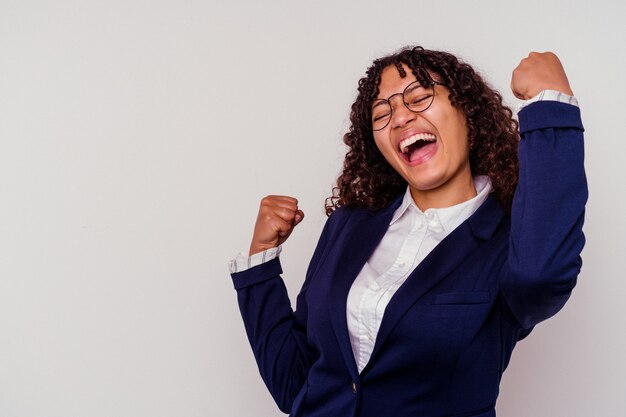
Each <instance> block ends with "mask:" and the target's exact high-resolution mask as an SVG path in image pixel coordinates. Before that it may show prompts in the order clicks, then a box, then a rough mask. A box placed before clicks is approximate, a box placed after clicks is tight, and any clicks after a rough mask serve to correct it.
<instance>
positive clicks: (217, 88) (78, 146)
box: [0, 0, 626, 417]
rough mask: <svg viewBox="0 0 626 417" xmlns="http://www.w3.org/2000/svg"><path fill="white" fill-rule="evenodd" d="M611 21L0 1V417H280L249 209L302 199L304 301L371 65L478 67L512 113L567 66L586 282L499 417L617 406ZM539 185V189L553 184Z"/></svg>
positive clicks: (528, 4) (389, 5)
mask: <svg viewBox="0 0 626 417" xmlns="http://www.w3.org/2000/svg"><path fill="white" fill-rule="evenodd" d="M624 17H626V7H625V6H624V2H622V1H617V0H616V1H613V2H610V1H608V2H604V3H602V2H590V1H584V2H583V1H535V0H527V1H517V2H510V1H482V2H470V1H468V2H452V1H429V2H426V1H418V0H413V1H395V2H381V1H364V0H351V1H345V2H340V1H317V2H294V1H286V0H278V1H272V2H254V1H248V2H242V1H239V2H238V1H228V2H226V1H224V2H220V3H218V2H216V1H214V0H209V1H201V0H178V1H174V0H158V1H147V0H144V1H134V0H125V1H122V0H107V1H94V0H74V1H71V0H57V1H39V2H37V1H27V0H15V1H9V0H0V140H1V142H0V417H57V416H59V417H60V416H64V417H65V416H88V417H100V416H115V417H125V416H129V417H131V416H132V417H134V416H150V417H160V416H163V417H166V416H167V417H170V416H185V417H187V416H189V417H192V416H220V417H222V416H226V417H228V416H236V417H240V416H243V417H246V416H261V417H265V416H268V417H272V416H280V415H281V413H280V412H279V411H277V408H276V407H275V405H274V404H273V402H272V400H271V398H270V396H269V394H268V393H267V392H266V390H265V387H264V386H263V383H262V381H261V378H260V377H259V376H258V372H257V370H256V365H255V363H254V361H253V358H252V352H251V349H250V347H249V345H248V342H247V340H246V338H245V332H244V328H243V325H242V323H241V320H240V317H239V312H238V307H237V304H236V298H235V291H234V290H233V288H232V283H231V280H230V277H229V274H228V270H227V261H228V260H229V259H230V258H231V257H233V256H234V255H235V254H236V253H237V252H238V251H239V250H244V249H247V247H248V245H249V240H250V237H251V233H252V228H253V225H254V221H255V217H256V211H257V208H258V202H259V200H260V199H261V198H262V197H263V196H265V195H267V194H286V195H293V196H295V197H297V198H299V200H300V202H301V204H300V206H301V208H302V209H303V210H304V211H305V213H306V218H305V220H304V222H303V223H302V224H301V225H300V226H298V229H297V230H296V231H295V232H294V234H293V235H292V237H291V239H290V241H289V242H288V244H287V245H285V250H284V252H283V255H282V259H283V267H284V269H285V279H286V281H287V285H288V288H289V291H290V294H291V295H292V296H295V295H296V293H297V291H298V289H299V287H300V285H301V284H302V280H303V276H304V271H305V269H306V266H307V263H308V260H309V258H310V256H311V253H312V251H313V247H314V245H315V243H316V241H317V238H318V236H319V233H320V230H321V227H322V226H323V223H324V220H325V216H324V212H323V204H324V198H325V197H327V196H328V195H329V194H330V189H331V187H332V185H333V184H334V181H335V179H336V176H337V174H338V173H339V171H340V168H341V163H342V159H343V154H344V152H345V148H344V146H343V144H342V141H341V137H342V134H343V133H344V131H345V130H346V127H347V118H348V110H349V106H350V104H351V103H352V101H353V99H354V97H355V91H356V84H357V80H358V79H359V78H360V77H361V76H362V75H363V74H364V72H365V69H366V68H367V67H368V66H369V64H370V63H371V61H372V59H374V58H376V57H378V56H380V55H383V54H387V53H390V52H393V51H395V50H396V49H398V48H399V47H401V46H404V45H406V44H421V45H423V46H426V47H428V48H431V49H444V50H447V51H450V52H453V53H456V54H458V55H459V56H461V57H463V58H465V59H466V60H467V61H469V62H470V63H471V64H473V65H474V66H475V68H477V69H478V70H479V71H481V72H482V73H483V74H485V75H486V77H487V78H488V79H489V80H490V81H491V83H492V85H494V86H495V87H496V88H498V89H499V90H500V91H502V92H503V94H504V96H505V98H506V101H507V103H509V104H510V105H512V106H517V101H516V100H515V99H514V98H513V96H512V94H511V93H510V91H509V87H508V86H509V82H510V75H511V71H512V70H513V68H514V67H515V66H516V65H517V64H518V62H519V61H520V59H522V58H524V57H525V56H526V55H527V54H528V52H530V51H532V50H537V51H545V50H553V51H555V52H556V53H557V54H558V55H559V56H560V57H561V59H562V61H563V64H564V66H565V68H566V70H567V72H568V75H569V78H570V82H571V84H572V87H573V90H574V93H575V94H576V96H577V97H578V99H579V100H580V104H581V108H582V111H583V122H584V125H585V128H586V141H587V142H586V143H587V148H586V168H587V173H588V178H589V186H590V200H589V204H588V211H587V222H586V226H585V230H586V235H587V238H588V241H587V246H586V248H585V251H584V253H583V259H584V267H583V272H582V274H581V276H580V278H579V284H578V286H577V288H576V289H575V291H574V294H573V296H572V298H571V300H570V302H569V303H568V304H567V305H566V307H565V308H564V310H563V311H562V312H561V313H560V314H559V315H557V316H556V317H554V318H553V319H551V320H549V321H548V322H545V323H542V324H540V325H539V326H537V328H536V329H535V331H534V332H533V334H532V335H531V336H530V337H529V338H528V339H526V340H525V341H523V342H522V343H520V344H519V345H518V346H517V348H516V351H515V353H514V355H513V359H512V362H511V365H510V367H509V369H508V370H507V372H506V373H505V376H504V380H503V383H502V386H501V394H500V398H499V402H498V414H499V416H508V417H522V416H534V417H544V416H545V417H565V416H567V417H588V416H603V417H613V416H615V417H617V416H623V415H624V412H625V411H624V410H626V395H624V393H625V392H626V384H625V375H626V361H624V359H623V353H624V352H625V351H626V320H625V319H624V317H625V314H626V307H625V306H624V299H625V298H626V284H625V283H624V280H625V279H626V277H625V274H624V272H623V271H624V256H625V255H626V244H625V243H624V240H625V239H624V235H625V232H626V227H625V220H624V212H625V211H626V194H625V191H626V180H625V179H626V163H625V162H624V159H625V157H626V146H625V145H624V144H625V142H626V134H625V132H624V130H625V129H624V123H625V121H626V116H625V115H624V110H625V106H624V101H625V98H624V93H625V92H626V89H625V88H624V84H625V81H624V80H625V79H626V77H624V68H626V54H625V52H624V40H625V39H626V30H625V29H624V25H623V20H624ZM546 180H547V181H549V180H550V179H549V178H546Z"/></svg>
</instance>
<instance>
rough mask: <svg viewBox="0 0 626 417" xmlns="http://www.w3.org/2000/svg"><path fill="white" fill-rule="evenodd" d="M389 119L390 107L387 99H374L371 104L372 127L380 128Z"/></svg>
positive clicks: (385, 124)
mask: <svg viewBox="0 0 626 417" xmlns="http://www.w3.org/2000/svg"><path fill="white" fill-rule="evenodd" d="M389 119H391V107H390V106H389V102H388V101H387V100H376V101H374V104H372V129H374V130H381V129H384V128H385V126H387V123H389Z"/></svg>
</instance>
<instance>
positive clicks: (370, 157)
mask: <svg viewBox="0 0 626 417" xmlns="http://www.w3.org/2000/svg"><path fill="white" fill-rule="evenodd" d="M402 64H404V65H405V66H406V67H408V68H410V69H411V71H412V73H413V75H414V76H415V77H416V78H417V80H418V81H420V82H422V83H423V84H424V83H430V82H432V81H433V80H432V76H431V74H433V75H436V76H437V77H438V78H439V80H438V81H439V82H441V83H443V84H445V85H446V86H447V87H448V89H449V90H450V95H449V96H448V98H449V99H450V102H451V103H452V105H453V106H455V107H458V108H460V109H461V110H462V111H463V113H464V114H465V117H466V119H467V127H468V132H469V134H468V136H469V147H470V151H469V160H470V169H471V171H472V175H487V176H489V178H490V179H491V182H492V184H493V187H494V194H495V197H496V199H497V200H498V201H499V202H500V204H501V205H502V206H503V208H504V209H505V210H506V211H507V212H510V209H511V202H512V200H513V193H514V191H515V187H516V186H517V180H518V156H517V148H518V143H519V133H518V127H519V125H518V123H517V121H516V120H514V119H513V112H512V111H511V109H509V108H508V107H506V106H505V105H504V104H503V103H502V96H501V95H500V93H498V92H497V91H495V90H494V89H493V88H491V87H490V86H489V85H487V83H486V82H485V81H484V80H483V79H482V77H481V76H480V75H479V74H478V73H477V72H476V71H474V69H473V68H472V67H471V66H470V65H469V64H467V63H465V62H463V61H461V60H459V59H458V58H457V57H455V56H454V55H452V54H450V53H447V52H441V51H430V50H427V49H424V48H422V47H420V46H416V47H406V48H403V49H401V50H400V51H398V52H397V53H395V54H392V55H389V56H385V57H383V58H379V59H377V60H375V61H374V63H373V64H372V66H371V67H370V68H369V69H368V70H367V72H366V75H365V76H364V77H363V78H361V79H360V80H359V85H358V96H357V98H356V101H355V102H354V103H353V104H352V107H351V112H350V122H351V125H350V128H349V130H348V132H347V133H346V134H345V135H344V137H343V141H344V143H345V144H346V145H347V146H348V148H349V149H348V151H347V153H346V156H345V160H344V164H343V172H342V173H341V175H340V176H339V178H337V184H336V186H335V187H333V189H332V195H331V196H330V197H328V198H326V203H325V208H326V214H327V215H328V216H330V215H331V214H332V213H333V211H335V210H336V209H338V208H339V207H341V206H346V207H351V208H357V207H358V208H365V209H369V210H379V209H381V208H383V207H385V206H387V205H388V204H389V203H390V202H391V200H393V199H394V198H395V197H396V196H397V195H398V194H399V193H402V192H404V191H405V190H406V187H407V182H406V180H405V179H404V178H402V176H400V174H398V172H396V171H395V169H394V168H393V167H392V166H391V165H390V164H389V163H388V162H387V160H385V158H384V156H383V155H382V153H381V152H380V151H379V150H378V147H377V146H376V144H375V142H374V135H373V131H372V127H371V105H372V101H373V100H374V99H375V98H376V97H377V96H378V94H379V90H378V86H379V85H380V81H381V74H382V72H383V70H384V69H385V68H387V67H388V66H395V67H396V68H397V69H398V72H399V74H400V76H401V77H402V78H404V77H406V71H404V69H403V67H402Z"/></svg>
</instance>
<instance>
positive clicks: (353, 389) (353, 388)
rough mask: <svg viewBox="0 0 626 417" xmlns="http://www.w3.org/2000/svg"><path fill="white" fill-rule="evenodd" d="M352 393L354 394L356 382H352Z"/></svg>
mask: <svg viewBox="0 0 626 417" xmlns="http://www.w3.org/2000/svg"><path fill="white" fill-rule="evenodd" d="M352 393H353V394H356V382H352Z"/></svg>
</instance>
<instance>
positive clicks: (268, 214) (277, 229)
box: [250, 195, 304, 255]
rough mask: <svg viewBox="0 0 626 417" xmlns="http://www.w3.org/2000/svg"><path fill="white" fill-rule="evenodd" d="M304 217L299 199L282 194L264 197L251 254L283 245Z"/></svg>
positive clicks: (255, 227)
mask: <svg viewBox="0 0 626 417" xmlns="http://www.w3.org/2000/svg"><path fill="white" fill-rule="evenodd" d="M303 218H304V213H303V212H302V210H299V209H298V200H297V199H295V198H293V197H287V196H282V195H268V196H267V197H265V198H263V199H262V200H261V206H260V207H259V215H258V216H257V219H256V224H255V225H254V235H253V236H252V243H251V244H250V255H254V254H255V253H258V252H262V251H264V250H267V249H270V248H275V247H277V246H278V245H281V244H282V243H283V242H284V241H286V240H287V238H288V237H289V235H291V232H292V231H293V228H294V227H295V226H296V225H297V224H298V223H300V222H301V221H302V219H303Z"/></svg>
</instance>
